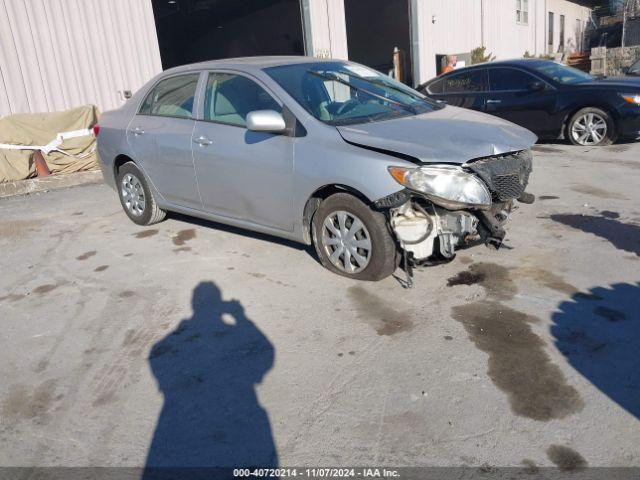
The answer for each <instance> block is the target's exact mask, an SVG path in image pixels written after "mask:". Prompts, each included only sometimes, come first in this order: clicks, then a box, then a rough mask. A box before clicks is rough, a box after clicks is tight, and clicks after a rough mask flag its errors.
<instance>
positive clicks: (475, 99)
mask: <svg viewBox="0 0 640 480" xmlns="http://www.w3.org/2000/svg"><path fill="white" fill-rule="evenodd" d="M486 94H487V72H486V69H484V68H474V69H471V70H463V71H461V72H459V73H454V74H451V75H447V76H446V77H444V78H443V83H442V94H441V95H438V96H437V97H435V96H434V98H437V99H438V100H443V101H444V102H446V103H447V104H449V105H453V106H454V107H462V108H470V109H472V110H479V111H483V110H484V108H485V100H486Z"/></svg>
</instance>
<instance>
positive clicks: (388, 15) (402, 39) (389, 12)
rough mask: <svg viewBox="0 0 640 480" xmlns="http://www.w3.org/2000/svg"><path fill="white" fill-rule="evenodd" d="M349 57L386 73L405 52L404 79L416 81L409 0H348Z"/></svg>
mask: <svg viewBox="0 0 640 480" xmlns="http://www.w3.org/2000/svg"><path fill="white" fill-rule="evenodd" d="M344 10H345V17H346V23H347V45H348V49H349V60H353V61H354V62H358V63H362V64H363V65H367V66H369V67H371V68H374V69H376V70H378V71H380V72H382V73H386V74H388V73H389V72H390V71H392V70H393V50H394V48H395V47H398V49H399V50H400V52H401V61H400V65H401V69H402V78H401V80H402V81H403V82H404V83H406V84H409V85H410V84H411V83H412V78H413V77H412V71H411V31H410V18H409V0H345V2H344Z"/></svg>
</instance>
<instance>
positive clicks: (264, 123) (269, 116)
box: [247, 110, 287, 133]
mask: <svg viewBox="0 0 640 480" xmlns="http://www.w3.org/2000/svg"><path fill="white" fill-rule="evenodd" d="M247 129H249V130H251V131H254V132H272V133H278V132H284V131H285V130H286V129H287V125H286V124H285V121H284V118H283V116H282V115H281V114H279V113H278V112H276V111H275V110H255V111H253V112H249V113H248V114H247Z"/></svg>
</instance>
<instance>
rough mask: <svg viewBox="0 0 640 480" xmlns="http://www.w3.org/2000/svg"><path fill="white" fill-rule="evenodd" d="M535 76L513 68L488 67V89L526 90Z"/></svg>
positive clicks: (499, 90)
mask: <svg viewBox="0 0 640 480" xmlns="http://www.w3.org/2000/svg"><path fill="white" fill-rule="evenodd" d="M535 81H536V78H535V77H533V76H532V75H529V74H528V73H526V72H523V71H522V70H517V69H515V68H490V69H489V89H490V90H491V91H492V92H505V91H517V90H527V89H528V87H529V85H530V84H531V83H532V82H535Z"/></svg>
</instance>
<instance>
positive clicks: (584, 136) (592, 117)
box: [571, 113, 608, 145]
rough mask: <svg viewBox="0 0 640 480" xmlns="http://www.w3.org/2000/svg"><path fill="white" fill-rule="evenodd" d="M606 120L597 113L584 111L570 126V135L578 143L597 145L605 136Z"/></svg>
mask: <svg viewBox="0 0 640 480" xmlns="http://www.w3.org/2000/svg"><path fill="white" fill-rule="evenodd" d="M607 130H608V127H607V121H606V120H605V119H604V118H603V117H602V116H600V115H598V114H597V113H585V114H584V115H582V116H581V117H579V118H578V119H577V120H576V121H575V122H573V125H572V126H571V136H572V137H573V139H574V140H575V141H576V143H578V144H579V145H597V144H598V143H600V142H602V140H604V139H605V138H606V136H607Z"/></svg>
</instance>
